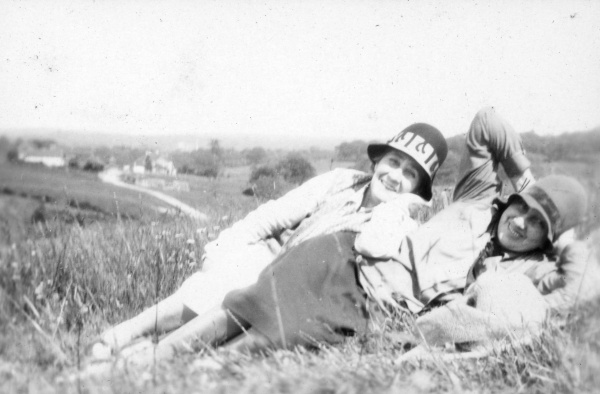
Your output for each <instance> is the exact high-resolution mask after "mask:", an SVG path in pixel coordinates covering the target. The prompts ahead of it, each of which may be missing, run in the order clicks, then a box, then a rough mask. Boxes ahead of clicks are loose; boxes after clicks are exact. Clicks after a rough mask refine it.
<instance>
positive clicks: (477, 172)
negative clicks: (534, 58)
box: [454, 107, 534, 201]
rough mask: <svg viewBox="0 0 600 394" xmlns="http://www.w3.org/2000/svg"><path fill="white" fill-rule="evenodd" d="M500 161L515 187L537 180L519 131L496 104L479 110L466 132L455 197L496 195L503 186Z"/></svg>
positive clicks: (461, 198) (517, 188) (519, 187)
mask: <svg viewBox="0 0 600 394" xmlns="http://www.w3.org/2000/svg"><path fill="white" fill-rule="evenodd" d="M498 164H502V167H503V168H504V171H505V172H506V174H507V176H508V177H509V178H510V180H511V183H512V185H513V187H514V188H515V190H517V191H522V190H524V189H525V188H526V187H527V186H528V185H530V184H532V183H533V182H534V178H533V175H532V174H531V171H530V169H529V167H530V165H531V163H530V162H529V160H528V159H527V157H526V156H525V149H524V147H523V143H522V142H521V138H520V136H519V134H517V132H515V130H514V129H513V127H512V126H511V125H510V124H509V123H508V122H507V121H505V120H504V119H502V118H501V117H500V115H498V114H497V113H496V111H495V110H494V108H493V107H487V108H483V109H481V110H480V111H479V112H477V114H476V115H475V118H474V119H473V121H472V122H471V126H470V128H469V131H468V133H467V136H466V141H465V149H464V151H463V154H462V158H461V163H460V169H459V176H458V182H457V185H456V188H455V190H454V200H455V201H458V200H469V199H480V198H486V197H494V196H496V195H497V194H498V193H499V192H500V187H501V183H500V181H499V179H498V176H497V169H498Z"/></svg>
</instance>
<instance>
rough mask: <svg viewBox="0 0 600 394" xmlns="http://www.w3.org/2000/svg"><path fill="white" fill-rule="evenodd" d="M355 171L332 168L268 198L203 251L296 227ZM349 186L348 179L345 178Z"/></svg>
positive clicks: (214, 251)
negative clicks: (270, 199)
mask: <svg viewBox="0 0 600 394" xmlns="http://www.w3.org/2000/svg"><path fill="white" fill-rule="evenodd" d="M356 174H358V173H357V172H354V171H348V170H334V171H330V172H328V173H325V174H323V175H319V176H317V177H314V178H312V179H310V180H309V181H307V182H305V183H304V184H302V185H301V186H299V187H297V188H296V189H294V190H291V191H290V192H288V193H287V194H285V195H284V196H283V197H280V198H279V199H277V200H272V201H268V202H266V203H265V204H263V205H261V206H260V207H258V208H257V209H255V210H254V211H252V212H250V213H249V214H248V215H247V216H246V217H245V218H244V219H242V220H240V221H238V222H236V223H234V224H233V225H232V226H231V227H230V228H228V229H225V230H223V231H221V233H220V234H219V236H218V238H217V239H215V240H214V241H212V242H210V243H208V244H207V245H206V246H205V248H204V249H205V253H206V255H207V256H208V255H211V256H215V255H217V254H219V253H227V252H228V250H230V249H231V248H234V247H236V246H239V245H248V244H254V243H257V242H259V241H261V240H265V239H267V238H269V237H272V236H275V235H277V234H279V233H280V232H281V231H283V230H285V229H292V228H294V227H296V226H297V225H298V224H299V223H300V222H301V221H302V220H304V219H305V218H306V217H307V216H308V215H310V214H311V213H313V212H314V211H315V210H316V209H317V208H318V206H319V205H320V204H321V203H322V202H323V201H324V200H325V199H326V198H327V196H328V195H329V194H330V193H332V190H333V189H335V187H336V185H338V184H340V183H343V182H340V179H341V178H342V181H343V180H344V178H349V177H350V176H354V175H356ZM348 183H349V184H348V187H350V182H348Z"/></svg>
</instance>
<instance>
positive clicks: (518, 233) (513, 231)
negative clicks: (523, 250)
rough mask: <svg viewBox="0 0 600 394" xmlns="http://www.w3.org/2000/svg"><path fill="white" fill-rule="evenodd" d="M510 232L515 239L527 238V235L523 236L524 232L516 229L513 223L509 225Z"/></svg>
mask: <svg viewBox="0 0 600 394" xmlns="http://www.w3.org/2000/svg"><path fill="white" fill-rule="evenodd" d="M506 227H507V228H508V231H510V233H511V234H512V235H513V236H514V237H515V238H525V235H524V234H523V232H521V231H520V230H519V229H516V228H514V227H513V226H512V223H511V222H508V223H507V226H506Z"/></svg>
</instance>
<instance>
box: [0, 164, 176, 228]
mask: <svg viewBox="0 0 600 394" xmlns="http://www.w3.org/2000/svg"><path fill="white" fill-rule="evenodd" d="M0 193H2V194H4V195H17V196H20V197H24V198H29V199H32V200H36V201H39V202H44V203H45V204H46V205H47V206H48V207H49V208H50V207H59V208H57V209H58V210H60V209H61V208H65V207H72V208H76V209H78V210H87V211H95V212H97V213H100V214H103V215H105V216H117V214H120V215H123V216H128V217H136V218H137V217H141V216H145V215H149V214H154V213H156V212H157V210H158V211H160V210H161V209H167V208H169V206H168V205H167V204H165V203H164V202H162V201H161V200H158V199H156V198H154V197H151V196H147V195H145V194H143V193H137V192H134V191H130V190H127V189H123V188H120V187H117V186H112V185H107V184H104V183H103V182H102V181H101V180H100V179H99V178H98V176H97V175H96V174H95V173H90V172H85V171H79V170H69V171H66V170H65V169H64V168H60V169H53V168H46V167H44V166H40V165H27V164H11V163H4V164H2V166H0Z"/></svg>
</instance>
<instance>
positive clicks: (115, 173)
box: [98, 168, 208, 221]
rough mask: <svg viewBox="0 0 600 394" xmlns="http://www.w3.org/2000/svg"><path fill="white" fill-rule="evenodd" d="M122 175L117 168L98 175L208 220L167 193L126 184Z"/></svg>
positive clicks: (197, 217) (112, 182)
mask: <svg viewBox="0 0 600 394" xmlns="http://www.w3.org/2000/svg"><path fill="white" fill-rule="evenodd" d="M120 175H121V171H120V170H118V169H116V168H110V169H108V170H106V171H103V172H100V173H99V174H98V177H100V179H101V180H102V182H106V183H110V184H112V185H115V186H119V187H124V188H126V189H130V190H135V191H138V192H140V193H146V194H149V195H151V196H152V197H156V198H158V199H160V200H162V201H164V202H166V203H167V204H169V205H171V206H173V207H175V208H177V209H179V210H180V211H181V212H183V213H185V214H187V215H189V216H190V217H192V218H194V219H198V220H202V221H206V220H208V216H206V215H205V214H204V213H202V212H200V211H198V210H197V209H194V208H192V207H190V206H189V205H187V204H184V203H183V202H181V201H179V200H178V199H176V198H175V197H171V196H169V195H167V194H165V193H161V192H159V191H156V190H151V189H147V188H145V187H141V186H136V185H130V184H129V183H125V182H123V181H121V180H120V178H119V176H120Z"/></svg>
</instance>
